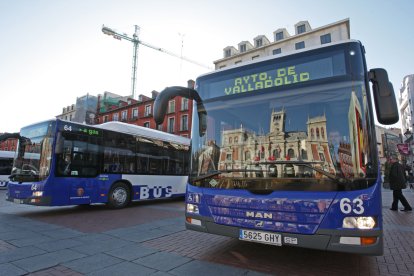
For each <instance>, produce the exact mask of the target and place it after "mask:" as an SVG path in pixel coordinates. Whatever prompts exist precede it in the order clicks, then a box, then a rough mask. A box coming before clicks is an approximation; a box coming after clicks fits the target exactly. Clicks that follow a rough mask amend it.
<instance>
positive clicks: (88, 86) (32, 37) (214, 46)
mask: <svg viewBox="0 0 414 276" xmlns="http://www.w3.org/2000/svg"><path fill="white" fill-rule="evenodd" d="M413 12H414V1H411V0H395V1H391V0H390V1H385V0H364V1H360V0H347V1H333V0H314V1H307V0H296V1H288V0H286V1H285V0H257V1H247V0H240V1H227V0H197V1H195V0H174V1H171V0H151V1H148V0H0V37H1V40H0V101H1V103H0V132H18V131H19V130H20V128H21V127H24V126H26V125H29V124H32V123H35V122H39V121H43V120H47V119H50V118H54V117H55V116H57V115H59V114H61V113H62V109H63V107H66V106H68V105H71V104H74V103H76V98H77V97H82V96H84V95H86V94H88V93H89V94H90V95H94V96H97V95H98V94H102V93H104V92H105V91H109V92H112V93H116V94H119V95H125V96H126V95H130V94H131V76H132V60H133V58H132V56H133V45H132V43H131V42H129V41H126V40H121V41H119V40H116V39H114V38H112V37H110V36H108V35H105V34H103V33H102V26H103V25H105V26H107V27H109V28H112V29H114V30H116V31H118V32H120V33H125V34H127V35H128V36H130V37H131V36H132V34H133V33H134V28H135V27H134V26H135V25H138V26H139V27H140V34H139V39H140V40H142V41H143V42H146V43H149V44H151V45H154V46H156V47H159V48H163V49H166V50H168V51H170V52H173V53H176V54H177V55H182V56H184V57H187V58H189V59H192V60H195V61H197V62H199V63H201V64H205V65H208V66H210V67H211V68H213V67H214V64H213V62H214V61H215V60H218V59H221V58H222V57H223V49H224V48H225V47H226V46H235V47H237V44H238V43H239V42H241V41H245V40H248V41H250V42H251V43H253V38H254V37H256V36H258V35H265V36H267V38H269V40H270V41H274V39H273V32H274V31H275V30H277V29H279V28H286V29H287V30H288V32H289V33H290V34H291V35H293V34H294V33H295V31H294V25H295V24H296V23H297V22H299V21H302V20H307V21H309V23H310V26H311V27H312V28H318V27H321V26H323V25H327V24H330V23H333V22H337V21H340V20H343V19H346V18H349V19H350V31H351V38H352V39H357V40H360V41H361V42H362V43H363V44H364V46H365V49H366V59H367V64H368V68H385V69H386V70H387V71H388V76H389V78H390V81H391V82H392V83H393V86H394V91H395V94H396V96H397V98H398V97H399V89H400V87H401V82H402V80H403V78H404V76H406V75H410V74H414V67H413V66H414V54H413V52H412V51H413V46H414V34H413V32H412V26H413V22H412V15H413ZM209 71H211V69H206V68H205V67H202V66H198V65H195V64H192V63H189V62H186V61H182V60H181V59H179V58H177V57H172V56H170V55H167V54H165V53H162V52H159V51H156V50H154V49H151V48H148V47H145V46H144V45H140V46H139V51H138V68H137V80H136V86H137V92H136V94H137V95H139V94H143V95H146V96H150V95H151V92H152V91H153V90H156V91H162V90H163V89H164V88H165V87H168V86H175V85H180V86H186V84H187V80H189V79H193V80H195V79H196V78H197V76H199V75H201V74H204V73H207V72H209ZM395 126H397V127H399V124H396V125H395Z"/></svg>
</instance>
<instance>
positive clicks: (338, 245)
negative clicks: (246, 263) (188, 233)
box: [185, 214, 383, 256]
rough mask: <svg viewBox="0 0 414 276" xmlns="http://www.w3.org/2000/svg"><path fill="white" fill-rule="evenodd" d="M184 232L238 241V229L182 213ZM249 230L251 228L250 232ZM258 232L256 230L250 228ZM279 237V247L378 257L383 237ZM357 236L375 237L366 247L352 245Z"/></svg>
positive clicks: (348, 233)
mask: <svg viewBox="0 0 414 276" xmlns="http://www.w3.org/2000/svg"><path fill="white" fill-rule="evenodd" d="M185 226H186V229H188V230H193V231H198V232H205V233H210V234H217V235H221V236H227V237H232V238H237V239H238V238H239V232H240V228H239V227H235V226H227V225H221V224H217V223H215V222H214V221H213V219H212V218H208V217H203V216H198V215H193V214H191V215H188V214H186V222H185ZM252 230H253V229H252ZM254 230H260V229H254ZM277 234H280V235H282V246H295V247H303V248H310V249H318V250H325V251H336V252H344V253H353V254H361V255H371V256H380V255H382V254H383V235H382V231H380V230H372V231H369V232H367V231H362V230H332V229H319V230H318V231H316V233H315V234H313V235H303V234H294V233H277ZM360 237H375V238H376V241H375V242H374V243H373V244H370V245H358V244H355V240H358V239H359V238H360Z"/></svg>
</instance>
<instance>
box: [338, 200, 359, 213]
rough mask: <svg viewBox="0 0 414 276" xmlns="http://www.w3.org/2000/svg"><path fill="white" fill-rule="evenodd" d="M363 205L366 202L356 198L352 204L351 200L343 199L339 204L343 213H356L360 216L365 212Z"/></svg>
mask: <svg viewBox="0 0 414 276" xmlns="http://www.w3.org/2000/svg"><path fill="white" fill-rule="evenodd" d="M363 203H364V202H363V201H362V199H360V198H354V200H352V203H351V200H350V199H349V198H343V199H341V201H340V202H339V207H340V208H341V212H342V213H344V214H350V213H351V212H354V213H355V214H357V215H360V214H362V213H363V212H364V206H362V204H363ZM352 207H353V208H352Z"/></svg>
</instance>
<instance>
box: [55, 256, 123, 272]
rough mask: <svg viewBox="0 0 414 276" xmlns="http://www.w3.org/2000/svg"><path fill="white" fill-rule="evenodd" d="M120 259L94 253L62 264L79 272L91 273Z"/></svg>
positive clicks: (116, 262) (114, 263) (119, 261)
mask: <svg viewBox="0 0 414 276" xmlns="http://www.w3.org/2000/svg"><path fill="white" fill-rule="evenodd" d="M121 262H122V260H121V259H119V258H115V257H112V256H109V255H106V254H102V253H100V254H96V255H92V256H88V257H84V258H82V259H77V260H74V261H70V262H65V263H63V264H62V265H64V266H66V267H69V268H70V269H73V270H75V271H77V272H80V273H84V274H86V273H92V272H96V271H99V270H103V269H104V268H107V267H111V266H113V265H116V264H118V263H121Z"/></svg>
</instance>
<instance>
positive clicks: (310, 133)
mask: <svg viewBox="0 0 414 276" xmlns="http://www.w3.org/2000/svg"><path fill="white" fill-rule="evenodd" d="M364 53H365V51H364V47H363V46H362V44H361V43H360V42H359V41H354V40H349V41H343V42H340V43H332V44H330V45H324V46H319V47H315V48H312V49H311V48H310V49H304V50H301V51H295V52H294V53H293V52H292V53H290V54H285V55H278V56H277V57H276V56H271V57H266V58H263V59H261V60H258V61H256V60H255V61H251V62H247V63H244V64H241V65H236V66H233V67H228V68H224V69H220V70H216V71H214V72H211V73H209V74H206V75H203V76H200V77H199V78H197V80H196V86H195V87H194V89H192V88H184V87H169V88H166V89H165V90H164V91H163V92H162V93H161V94H160V95H159V96H158V97H157V99H156V101H155V106H154V119H155V120H156V122H157V123H161V122H162V120H163V118H164V116H163V115H164V114H165V111H166V107H167V104H168V100H169V99H171V98H172V97H174V96H177V95H182V96H185V97H187V98H190V99H193V100H194V101H195V103H196V105H195V106H196V108H194V114H193V121H192V127H193V128H192V137H191V138H192V143H191V169H190V176H189V181H188V185H187V193H186V213H185V214H186V227H187V229H191V230H195V231H201V232H207V233H214V234H218V235H224V236H229V237H234V238H237V239H240V240H243V241H249V242H258V243H265V244H271V245H276V246H297V247H305V248H313V249H321V250H328V251H340V252H352V253H359V254H366V255H381V254H382V252H383V226H382V211H381V210H382V205H381V204H382V203H381V177H380V176H381V174H380V164H379V158H378V152H377V143H376V140H375V139H376V138H375V137H376V136H375V120H374V114H373V113H374V111H373V107H372V103H374V104H375V107H376V117H377V120H378V122H380V123H382V124H393V123H396V122H397V121H398V119H399V118H398V110H397V104H396V100H395V95H394V91H393V88H392V85H391V84H390V82H389V80H388V75H387V72H386V71H385V70H384V69H372V70H370V71H367V68H366V61H365V57H364ZM369 82H372V93H371V92H370V91H371V90H370V86H369Z"/></svg>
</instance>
